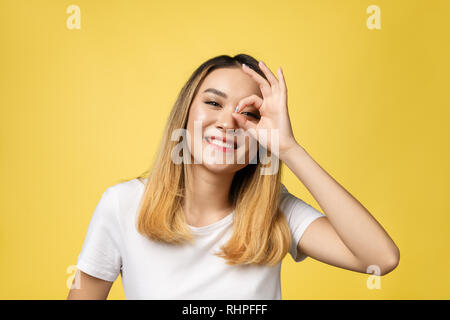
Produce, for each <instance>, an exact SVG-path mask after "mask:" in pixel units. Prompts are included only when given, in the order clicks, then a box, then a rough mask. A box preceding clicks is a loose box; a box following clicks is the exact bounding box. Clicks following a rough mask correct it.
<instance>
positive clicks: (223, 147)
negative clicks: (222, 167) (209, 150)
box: [205, 137, 237, 152]
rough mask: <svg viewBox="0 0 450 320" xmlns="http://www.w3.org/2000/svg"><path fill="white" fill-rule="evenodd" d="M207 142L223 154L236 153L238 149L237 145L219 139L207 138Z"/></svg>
mask: <svg viewBox="0 0 450 320" xmlns="http://www.w3.org/2000/svg"><path fill="white" fill-rule="evenodd" d="M205 140H206V142H207V143H208V144H210V145H211V146H212V147H214V148H216V149H218V150H220V151H222V152H234V150H236V149H237V146H236V144H235V145H233V144H231V143H228V142H224V141H220V140H218V139H215V138H214V137H205Z"/></svg>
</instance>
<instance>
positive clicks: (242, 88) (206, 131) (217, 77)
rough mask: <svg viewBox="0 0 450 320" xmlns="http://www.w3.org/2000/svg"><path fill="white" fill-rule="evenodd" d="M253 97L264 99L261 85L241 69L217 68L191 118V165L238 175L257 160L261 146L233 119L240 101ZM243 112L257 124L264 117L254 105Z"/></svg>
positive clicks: (202, 89) (196, 101)
mask: <svg viewBox="0 0 450 320" xmlns="http://www.w3.org/2000/svg"><path fill="white" fill-rule="evenodd" d="M253 94H255V95H257V96H259V97H261V98H262V95H261V91H260V89H259V85H258V84H257V83H256V82H255V81H254V80H253V79H252V78H251V77H250V76H249V75H247V74H246V73H244V71H242V70H241V69H240V68H220V69H215V70H213V71H212V72H211V73H210V74H208V75H207V76H206V78H205V79H204V80H203V82H202V83H201V85H200V87H199V90H198V91H197V95H196V96H195V98H194V100H193V101H192V104H191V108H190V110H189V115H188V121H187V131H188V133H189V135H188V138H189V139H188V140H187V141H188V148H189V152H190V154H191V163H199V164H201V165H203V166H205V167H206V168H207V169H208V170H210V171H213V172H217V173H219V172H220V173H234V172H236V171H239V170H240V169H242V168H244V167H245V166H247V165H248V163H249V162H250V160H252V159H253V160H254V157H255V156H256V153H257V152H258V147H259V145H258V143H257V141H256V140H255V139H254V138H253V137H251V135H250V134H248V133H245V131H244V130H243V129H241V128H239V127H238V124H237V122H236V121H235V119H234V118H233V116H232V113H233V112H234V110H235V108H236V106H237V104H238V103H239V101H240V100H241V99H243V98H245V97H248V96H251V95H253ZM240 113H241V114H242V115H244V116H245V117H246V118H247V119H248V120H249V121H252V122H254V123H255V124H256V123H258V121H259V116H260V114H259V111H258V109H257V108H256V107H254V106H246V107H245V108H244V109H242V110H241V112H240ZM197 121H198V123H197V124H196V122H197ZM196 126H197V127H196ZM195 128H196V130H197V131H195V130H194V129H195ZM198 133H200V134H198ZM223 138H225V139H226V141H225V143H224V142H223ZM194 141H197V143H198V147H197V148H196V146H197V145H194V143H195V142H194ZM200 145H201V147H200ZM200 149H201V150H200ZM192 150H194V152H192ZM252 163H254V162H253V161H252Z"/></svg>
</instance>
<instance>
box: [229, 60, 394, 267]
mask: <svg viewBox="0 0 450 320" xmlns="http://www.w3.org/2000/svg"><path fill="white" fill-rule="evenodd" d="M259 67H260V68H261V70H262V71H263V72H264V74H265V75H266V78H267V79H264V78H263V77H262V76H261V75H260V74H258V73H257V72H255V70H253V69H251V68H249V67H246V66H243V68H242V70H243V71H244V72H245V73H247V74H248V75H249V76H250V77H251V78H252V79H253V80H255V81H256V82H257V83H258V84H259V87H260V89H261V93H262V95H263V97H262V98H261V97H259V96H256V95H252V96H250V97H247V98H244V99H242V100H241V101H240V102H239V104H238V106H237V107H236V111H235V113H234V114H233V115H234V118H235V120H236V121H237V123H238V124H239V126H240V127H242V128H244V129H246V130H248V129H254V131H249V132H250V133H251V134H252V135H253V136H254V138H256V139H258V141H259V143H260V144H262V145H263V146H264V147H266V148H267V149H269V150H270V149H272V146H273V144H272V142H273V141H272V138H268V139H261V136H259V135H258V134H256V133H257V132H258V130H260V129H263V130H277V131H278V134H277V136H275V137H276V140H278V143H276V144H275V145H277V146H279V147H278V148H276V149H274V150H270V151H271V152H272V153H273V154H275V155H276V156H278V157H279V158H280V160H281V161H283V162H284V163H285V164H286V165H287V166H288V167H289V168H290V169H291V170H292V172H293V173H294V174H295V175H296V176H297V178H298V179H299V180H300V181H301V182H302V183H303V184H304V185H305V186H306V188H307V189H308V190H309V192H311V194H312V195H313V196H314V198H315V199H316V201H317V202H318V203H319V205H320V207H321V208H322V210H323V211H324V213H325V215H326V216H325V217H322V218H321V219H316V220H314V221H313V222H312V223H311V224H310V225H309V226H308V228H307V229H306V230H305V232H304V234H303V235H302V237H301V238H300V241H299V243H298V246H297V247H298V250H299V251H301V252H303V253H305V254H306V255H308V256H310V257H312V258H315V259H316V260H320V261H322V262H325V263H328V264H330V265H334V266H337V267H341V268H345V269H349V270H354V271H358V272H362V273H370V272H369V270H368V267H370V266H375V267H378V268H379V270H376V269H375V272H379V275H384V274H386V273H389V272H390V271H392V270H393V269H395V267H396V266H397V265H398V262H399V259H400V251H399V249H398V247H397V246H396V245H395V243H394V242H393V241H392V239H391V238H390V237H389V235H388V234H387V233H386V231H385V230H384V229H383V227H382V226H381V225H380V224H379V223H378V222H377V221H376V220H375V218H374V217H373V216H372V215H371V214H370V213H369V212H368V211H367V210H366V208H364V207H363V206H362V205H361V203H359V202H358V200H356V199H355V198H354V197H353V196H352V195H351V194H350V193H349V192H347V190H345V189H344V188H343V187H342V186H341V185H340V184H339V183H338V182H336V181H335V180H334V179H333V178H332V177H331V176H330V175H329V174H328V173H327V172H326V171H325V170H324V169H322V168H321V167H320V166H319V164H318V163H317V162H316V161H314V159H313V158H312V157H311V156H310V155H309V154H308V153H307V152H306V151H305V149H304V148H303V147H301V146H300V145H299V144H298V143H297V141H296V139H295V138H294V135H293V132H292V127H291V122H290V119H289V112H288V106H287V86H286V82H285V80H284V75H283V72H282V69H281V67H280V68H279V69H278V77H279V79H277V78H276V77H275V75H274V74H273V73H272V71H271V70H270V69H269V68H268V67H267V66H266V65H265V64H264V63H263V62H262V61H260V62H259ZM247 105H253V106H255V107H256V108H257V109H258V110H259V112H260V115H261V117H260V120H259V121H258V123H257V124H255V123H253V122H252V121H249V120H247V119H246V118H245V117H244V116H243V115H241V114H240V110H242V109H243V108H244V107H245V106H247ZM269 136H270V134H269V135H268V137H269ZM275 137H274V138H275ZM269 142H270V143H269ZM275 142H276V141H275ZM370 271H372V270H370Z"/></svg>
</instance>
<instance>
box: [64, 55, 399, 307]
mask: <svg viewBox="0 0 450 320" xmlns="http://www.w3.org/2000/svg"><path fill="white" fill-rule="evenodd" d="M277 75H278V78H277V77H276V76H275V75H274V74H273V73H272V72H271V70H269V68H268V67H267V66H266V65H265V64H264V63H263V62H259V63H258V61H257V60H255V59H254V58H252V57H250V56H248V55H245V54H239V55H236V56H234V57H229V56H226V55H221V56H218V57H214V58H212V59H210V60H208V61H206V62H204V63H203V64H202V65H201V66H200V67H199V68H198V69H197V70H195V72H194V73H193V74H192V75H191V77H190V79H189V80H188V81H187V83H186V84H185V86H184V87H183V88H182V90H181V92H180V94H179V96H178V99H177V101H176V103H175V105H174V107H173V109H172V111H171V113H170V116H169V119H168V122H167V125H166V128H165V132H164V136H163V139H162V142H161V146H160V150H159V153H158V155H157V158H156V161H155V162H154V164H153V166H152V169H151V170H148V171H147V172H146V173H144V174H142V175H141V176H139V177H137V178H134V179H132V180H128V181H124V182H120V183H117V184H115V185H113V186H111V187H109V188H107V189H106V191H105V192H104V194H103V196H102V198H101V200H100V202H99V203H98V205H97V207H96V209H95V211H94V215H93V218H92V220H91V223H90V225H89V228H88V232H87V235H86V239H85V241H84V244H83V248H82V251H81V253H80V255H79V257H78V263H77V267H78V274H77V276H79V277H78V280H79V282H78V284H79V285H80V286H79V288H77V289H76V288H74V289H71V290H70V292H69V297H68V299H106V298H107V295H108V293H109V290H110V288H111V285H112V283H113V281H115V279H116V278H117V276H118V275H119V274H121V276H122V283H123V287H124V291H125V296H126V298H127V299H281V287H280V268H281V261H282V259H283V258H284V257H285V255H286V254H287V253H288V252H289V253H290V255H291V256H292V258H293V259H294V260H295V261H297V262H300V261H302V260H304V259H305V258H306V257H307V256H310V257H312V258H314V259H316V260H318V261H322V262H324V263H327V264H330V265H333V266H336V267H340V268H344V269H348V270H352V271H356V272H361V273H374V272H375V273H377V274H379V275H384V274H386V273H388V272H390V271H391V270H393V269H394V268H395V267H396V266H397V264H398V261H399V250H398V248H397V246H396V245H395V243H394V242H393V241H392V240H391V238H390V237H389V235H388V234H387V233H386V232H385V230H384V229H383V228H382V226H381V225H380V224H379V223H378V222H377V221H376V220H375V219H374V217H373V216H372V215H371V214H370V213H369V212H368V211H367V210H366V209H365V208H364V207H363V206H362V205H361V204H360V203H359V202H358V201H357V200H356V199H355V198H353V197H352V196H351V195H350V194H349V193H348V192H347V191H346V190H345V189H344V188H343V187H342V186H340V185H339V184H338V183H337V182H336V181H335V180H334V179H333V178H332V177H331V176H330V175H329V174H328V173H327V172H325V171H324V170H323V169H322V168H321V167H320V166H319V165H318V164H317V163H316V162H315V161H314V160H313V159H312V158H311V156H310V155H309V154H308V153H307V152H306V150H305V149H304V148H303V147H302V146H301V145H300V144H299V143H298V141H297V139H295V138H294V135H293V132H292V128H291V124H290V119H289V114H288V106H287V88H286V83H285V80H284V76H283V72H282V70H281V68H279V69H278V71H277ZM179 129H185V130H184V131H182V134H181V135H180V134H177V133H179V132H180V131H177V130H179ZM262 132H266V133H267V134H262ZM199 137H200V138H199ZM242 137H244V139H242ZM255 141H256V142H257V143H256V144H257V146H258V148H257V149H256V150H257V151H255V148H252V147H251V146H252V145H255V144H254V142H255ZM180 146H182V148H180ZM266 152H267V153H266ZM230 155H231V156H235V157H234V158H233V159H234V160H235V161H233V162H229V161H226V159H227V157H229V156H230ZM180 157H182V160H183V161H181V163H180V161H178V160H179V159H180ZM269 157H270V159H269ZM238 158H239V159H244V161H236V160H237V159H238ZM255 160H256V161H255ZM268 160H270V162H272V163H271V164H269V162H268ZM280 161H282V162H284V163H285V165H286V166H287V167H289V169H290V170H292V172H293V173H294V174H295V175H296V176H297V177H298V179H299V182H301V183H303V184H304V185H305V186H306V187H307V189H308V190H309V191H310V192H311V194H312V195H313V196H314V198H315V199H316V200H317V202H318V203H319V205H320V207H321V208H322V209H323V211H324V212H325V214H326V215H324V214H322V213H321V212H319V211H317V210H316V209H314V208H313V207H312V206H310V205H309V204H307V203H305V202H304V201H302V200H301V199H299V198H297V197H295V196H294V195H292V194H291V193H289V192H288V190H287V189H286V187H285V186H284V185H282V184H281V182H280V177H281V168H282V167H281V166H280ZM274 164H275V166H273V165H274ZM269 165H272V166H273V167H272V168H275V170H272V172H271V173H270V174H267V172H264V169H267V167H268V166H269ZM277 168H278V169H277ZM319 218H321V219H319ZM76 280H77V277H75V281H76Z"/></svg>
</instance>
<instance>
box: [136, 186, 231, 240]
mask: <svg viewBox="0 0 450 320" xmlns="http://www.w3.org/2000/svg"><path fill="white" fill-rule="evenodd" d="M145 180H147V179H145ZM136 182H137V183H138V184H139V185H140V186H141V187H142V188H144V187H145V185H144V184H143V183H142V182H141V181H139V179H137V178H136ZM234 211H235V210H233V211H232V212H230V213H229V214H227V215H226V216H225V217H223V218H222V219H220V220H218V221H216V222H214V223H211V224H208V225H206V226H201V227H194V226H191V225H190V224H187V226H188V227H189V229H191V231H192V232H193V233H196V234H204V233H208V232H210V231H213V230H216V229H218V228H220V227H222V226H224V225H226V224H228V223H230V222H231V221H232V220H233V217H234Z"/></svg>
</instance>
